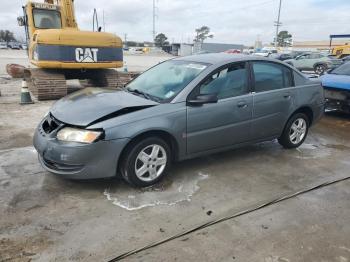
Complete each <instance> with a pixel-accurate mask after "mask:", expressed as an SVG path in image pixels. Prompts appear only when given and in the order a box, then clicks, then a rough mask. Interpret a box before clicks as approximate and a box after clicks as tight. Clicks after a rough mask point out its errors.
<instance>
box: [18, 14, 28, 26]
mask: <svg viewBox="0 0 350 262" xmlns="http://www.w3.org/2000/svg"><path fill="white" fill-rule="evenodd" d="M17 23H18V25H19V26H25V25H26V22H25V20H24V16H19V17H17Z"/></svg>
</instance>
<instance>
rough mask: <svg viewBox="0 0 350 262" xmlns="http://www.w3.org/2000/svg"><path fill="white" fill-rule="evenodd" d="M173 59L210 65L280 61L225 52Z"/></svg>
mask: <svg viewBox="0 0 350 262" xmlns="http://www.w3.org/2000/svg"><path fill="white" fill-rule="evenodd" d="M174 60H181V61H191V62H198V63H206V64H212V65H215V64H222V63H231V62H239V61H250V60H255V61H256V60H261V61H272V62H280V61H278V60H276V59H271V58H267V57H262V56H254V55H244V54H227V53H211V54H201V55H191V56H184V57H179V58H175V59H174Z"/></svg>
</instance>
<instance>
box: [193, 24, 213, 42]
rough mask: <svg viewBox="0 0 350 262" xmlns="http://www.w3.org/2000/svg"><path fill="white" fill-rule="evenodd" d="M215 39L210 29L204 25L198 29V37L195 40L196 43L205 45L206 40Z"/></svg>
mask: <svg viewBox="0 0 350 262" xmlns="http://www.w3.org/2000/svg"><path fill="white" fill-rule="evenodd" d="M213 37H214V35H213V34H210V28H209V27H208V26H205V25H203V26H202V27H200V28H197V29H196V37H195V39H194V42H199V43H203V42H204V40H205V39H207V38H213Z"/></svg>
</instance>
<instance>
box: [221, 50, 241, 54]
mask: <svg viewBox="0 0 350 262" xmlns="http://www.w3.org/2000/svg"><path fill="white" fill-rule="evenodd" d="M224 53H227V54H240V53H242V52H241V50H239V49H229V50H226V51H225V52H224Z"/></svg>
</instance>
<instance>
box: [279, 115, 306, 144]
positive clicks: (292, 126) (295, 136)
mask: <svg viewBox="0 0 350 262" xmlns="http://www.w3.org/2000/svg"><path fill="white" fill-rule="evenodd" d="M308 131H309V118H308V117H307V116H306V115H305V114H303V113H297V114H295V115H293V116H292V117H291V118H290V119H289V120H288V122H287V124H286V126H285V128H284V130H283V133H282V135H281V137H280V138H279V139H278V142H279V143H280V144H281V145H282V146H283V147H284V148H297V147H299V146H300V145H301V144H302V143H303V142H304V141H305V139H306V136H307V133H308Z"/></svg>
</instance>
